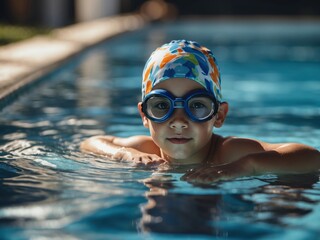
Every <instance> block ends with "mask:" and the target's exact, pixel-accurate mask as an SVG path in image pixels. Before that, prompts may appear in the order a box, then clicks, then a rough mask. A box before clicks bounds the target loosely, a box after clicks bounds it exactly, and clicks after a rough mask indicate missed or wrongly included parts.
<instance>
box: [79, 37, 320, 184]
mask: <svg viewBox="0 0 320 240" xmlns="http://www.w3.org/2000/svg"><path fill="white" fill-rule="evenodd" d="M138 111H139V113H140V116H141V119H142V122H143V125H144V126H145V127H146V128H148V129H149V131H150V134H151V136H132V137H129V138H119V137H113V136H96V137H92V138H89V139H87V140H85V141H84V142H83V143H82V144H81V148H82V150H84V151H87V152H92V153H95V154H99V155H106V156H107V157H109V158H112V159H115V160H126V161H133V162H134V163H135V164H137V165H147V166H158V165H160V164H162V163H167V164H170V165H186V164H189V165H191V164H201V165H199V166H200V167H198V168H195V169H191V170H189V171H188V172H187V173H186V174H185V175H184V176H183V177H182V179H183V180H187V181H190V182H198V183H210V182H214V181H218V180H223V179H230V178H235V177H241V176H247V175H256V174H263V173H266V172H272V173H276V174H278V173H280V174H281V173H307V172H312V171H317V170H318V169H319V168H320V153H319V151H317V150H316V149H314V148H311V147H309V146H306V145H302V144H297V143H279V144H271V143H266V142H262V141H258V140H253V139H243V138H236V137H222V136H219V135H216V134H214V133H213V131H212V130H213V128H214V127H217V128H219V127H221V126H222V125H223V122H224V120H225V119H226V116H227V113H228V103H226V102H224V101H223V100H222V96H221V79H220V73H219V69H218V66H217V63H216V60H215V58H214V56H213V54H212V52H211V51H210V50H209V49H207V48H205V47H203V46H200V45H199V44H198V43H196V42H193V41H186V40H178V41H172V42H170V43H168V44H165V45H163V46H161V47H160V48H158V49H156V50H155V51H154V52H153V53H152V55H151V56H150V58H149V60H148V61H147V63H146V66H145V68H144V71H143V82H142V102H139V103H138Z"/></svg>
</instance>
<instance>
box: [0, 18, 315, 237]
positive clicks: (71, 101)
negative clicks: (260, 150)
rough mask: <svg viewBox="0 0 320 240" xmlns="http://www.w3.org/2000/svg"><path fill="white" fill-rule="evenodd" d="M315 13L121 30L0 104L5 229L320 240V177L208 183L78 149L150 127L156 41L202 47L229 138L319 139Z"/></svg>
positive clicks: (0, 223)
mask: <svg viewBox="0 0 320 240" xmlns="http://www.w3.org/2000/svg"><path fill="white" fill-rule="evenodd" d="M318 26H319V23H318V22H304V23H300V22H298V21H297V22H290V21H288V22H286V21H280V22H277V21H274V22H269V23H265V22H260V21H247V22H246V21H242V22H237V23H235V22H232V21H221V20H220V21H217V20H215V21H214V20H209V19H208V20H205V21H199V20H192V21H179V22H176V23H164V24H157V25H152V26H149V27H147V28H145V29H143V30H142V31H138V32H134V33H128V34H125V35H122V36H119V37H116V38H113V39H111V40H109V41H107V42H105V43H103V44H101V45H99V46H97V47H95V48H93V49H90V50H88V51H87V52H85V53H84V54H82V55H81V56H79V57H77V58H76V59H73V60H72V62H70V63H68V64H66V65H65V66H63V67H62V68H60V69H57V71H55V72H53V73H51V74H50V75H48V76H45V77H44V78H43V79H40V80H39V81H38V83H37V84H35V85H34V86H33V87H32V88H30V89H28V90H26V91H24V92H23V93H22V92H21V94H20V95H21V96H20V97H19V98H17V99H15V100H14V101H13V103H11V104H10V105H8V106H7V107H5V108H4V109H3V110H2V111H1V113H0V114H1V119H0V132H1V136H0V137H1V138H0V177H1V180H0V236H1V239H214V238H219V239H224V238H228V239H249V238H254V239H270V238H274V239H316V238H318V237H319V235H320V228H319V226H320V225H319V220H320V181H319V175H318V174H309V175H290V176H276V175H263V176H259V177H248V178H241V179H235V180H232V181H224V182H219V183H217V184H213V185H206V186H203V185H192V184H189V183H187V182H184V181H181V180H180V177H181V176H182V174H183V172H184V169H179V168H177V169H171V170H168V171H167V172H157V171H155V170H147V169H141V168H140V169H137V168H135V167H133V166H131V165H130V164H128V163H122V162H114V161H111V160H109V159H105V158H103V157H97V156H92V155H88V154H84V153H81V152H80V151H79V143H80V142H81V141H82V140H84V139H85V138H87V137H89V136H92V135H98V134H105V133H108V134H113V135H116V136H131V135H135V134H148V132H147V130H146V129H145V128H144V127H143V126H142V124H141V120H140V118H139V116H138V113H137V110H136V103H137V102H138V101H139V99H140V81H141V80H140V79H141V78H140V75H141V71H142V69H143V65H144V62H145V60H146V59H147V58H148V56H149V54H150V53H151V51H152V50H153V49H154V48H155V47H157V46H159V45H161V44H162V43H164V42H167V41H170V40H171V39H180V38H187V39H193V40H196V41H198V42H200V43H202V44H204V45H207V46H208V47H209V48H211V49H212V50H213V52H214V53H215V55H216V56H217V58H218V61H219V64H220V68H221V72H222V78H223V85H222V87H223V96H224V98H225V100H226V101H228V102H229V104H230V112H229V116H228V119H227V121H226V123H225V125H224V126H223V127H222V128H221V129H215V130H214V131H216V132H217V133H218V134H221V135H223V136H229V135H233V136H242V137H252V138H258V139H261V140H264V141H270V142H283V141H294V142H301V143H305V144H308V145H311V146H313V147H316V148H318V149H319V148H320V140H319V139H320V130H319V126H320V98H319V93H320V77H319V76H320V64H319V63H320V29H319V27H318Z"/></svg>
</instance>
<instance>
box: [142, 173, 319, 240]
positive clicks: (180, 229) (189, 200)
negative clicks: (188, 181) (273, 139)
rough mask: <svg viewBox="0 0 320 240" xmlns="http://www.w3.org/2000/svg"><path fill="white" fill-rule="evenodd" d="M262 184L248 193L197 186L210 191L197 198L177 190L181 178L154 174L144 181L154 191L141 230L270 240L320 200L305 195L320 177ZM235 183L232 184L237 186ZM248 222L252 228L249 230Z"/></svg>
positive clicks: (295, 177) (280, 179)
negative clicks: (267, 236)
mask: <svg viewBox="0 0 320 240" xmlns="http://www.w3.org/2000/svg"><path fill="white" fill-rule="evenodd" d="M250 181H252V180H250ZM262 181H263V182H265V185H263V184H262V185H261V186H260V187H257V188H248V189H247V190H249V191H247V190H245V191H243V192H241V191H240V192H239V189H229V190H228V192H224V191H223V190H222V189H221V188H223V187H222V185H219V184H216V185H212V186H205V185H204V186H193V187H194V188H197V187H198V188H202V189H204V190H207V191H208V192H207V193H206V194H192V193H188V192H187V191H186V193H179V192H177V191H176V190H177V186H176V180H174V179H173V178H172V177H171V176H170V174H166V175H162V176H161V175H160V176H159V175H153V176H152V177H151V178H147V179H145V180H144V181H143V183H144V184H145V186H147V187H148V188H149V191H148V192H146V194H145V196H146V198H147V203H146V204H144V205H142V207H141V212H142V217H141V219H140V221H139V223H138V228H139V230H140V232H141V233H151V232H152V233H166V234H182V235H184V234H193V235H210V236H215V237H226V238H227V237H240V238H246V237H252V236H253V235H252V234H254V235H256V236H266V235H272V234H275V233H279V232H283V231H285V228H286V227H289V228H291V227H293V225H291V226H290V225H289V224H288V223H287V221H286V220H287V218H291V219H292V218H296V219H301V218H303V217H304V216H307V215H308V214H309V213H310V212H312V209H313V208H314V205H316V204H318V203H319V202H320V198H319V199H318V200H316V201H315V200H312V199H311V198H310V197H309V196H308V195H306V194H305V192H306V191H307V190H308V189H312V187H313V185H314V184H315V183H317V182H318V181H319V175H318V174H309V175H290V176H282V177H281V176H280V177H277V178H274V177H272V178H268V177H264V178H263V179H262ZM235 182H236V181H234V183H235ZM234 183H232V182H231V183H230V184H231V185H232V184H233V185H234V186H237V185H236V184H234ZM211 190H213V191H216V194H213V193H212V192H210V191H211ZM237 191H238V192H239V193H236V192H237ZM199 192H201V191H199ZM222 192H224V193H223V194H222ZM317 195H318V196H319V194H317ZM246 224H250V230H249V231H248V230H246V228H247V227H245V226H244V225H246ZM241 226H244V227H245V228H244V229H242V228H241ZM280 226H281V228H280ZM282 227H283V228H282Z"/></svg>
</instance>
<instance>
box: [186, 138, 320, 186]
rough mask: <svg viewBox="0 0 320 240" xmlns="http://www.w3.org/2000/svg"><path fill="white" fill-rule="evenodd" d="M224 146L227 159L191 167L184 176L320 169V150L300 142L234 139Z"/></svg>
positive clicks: (207, 179) (194, 179)
mask: <svg viewBox="0 0 320 240" xmlns="http://www.w3.org/2000/svg"><path fill="white" fill-rule="evenodd" d="M224 145H225V146H223V151H222V152H225V154H223V155H224V156H222V157H223V158H225V159H227V161H226V162H227V163H226V164H224V165H220V166H214V165H211V166H209V167H208V166H204V167H201V168H199V169H195V170H191V171H190V172H188V173H187V174H185V175H184V176H183V178H182V179H184V180H187V181H191V182H214V181H218V180H223V179H231V178H236V177H242V176H250V175H259V174H264V173H275V174H285V173H289V174H290V173H308V172H315V171H317V170H319V169H320V153H319V151H318V150H316V149H314V148H312V147H309V146H306V145H303V144H297V143H285V144H268V143H264V142H259V141H255V140H250V139H231V140H230V141H226V143H225V144H224Z"/></svg>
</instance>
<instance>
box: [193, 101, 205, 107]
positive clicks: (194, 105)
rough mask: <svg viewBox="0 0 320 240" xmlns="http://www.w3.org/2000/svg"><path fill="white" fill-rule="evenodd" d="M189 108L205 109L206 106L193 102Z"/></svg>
mask: <svg viewBox="0 0 320 240" xmlns="http://www.w3.org/2000/svg"><path fill="white" fill-rule="evenodd" d="M189 107H190V108H205V107H206V106H205V105H204V104H203V103H201V102H193V103H192V104H191V105H190V106H189Z"/></svg>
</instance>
